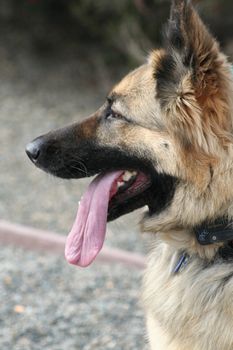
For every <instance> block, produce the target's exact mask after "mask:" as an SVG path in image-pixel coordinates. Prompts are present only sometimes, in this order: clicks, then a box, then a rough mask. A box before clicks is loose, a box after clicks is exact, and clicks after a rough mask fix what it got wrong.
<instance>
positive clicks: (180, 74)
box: [152, 0, 231, 153]
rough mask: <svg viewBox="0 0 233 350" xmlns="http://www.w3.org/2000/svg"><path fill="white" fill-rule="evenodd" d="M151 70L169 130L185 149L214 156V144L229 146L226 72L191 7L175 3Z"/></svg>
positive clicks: (180, 1)
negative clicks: (161, 51) (199, 149)
mask: <svg viewBox="0 0 233 350" xmlns="http://www.w3.org/2000/svg"><path fill="white" fill-rule="evenodd" d="M152 60H153V58H152ZM154 69H155V79H156V83H157V97H158V98H159V100H160V103H161V107H162V109H163V110H164V111H165V112H166V116H167V122H168V126H169V125H170V127H171V128H172V130H173V132H175V133H176V136H179V137H180V139H181V141H182V142H183V144H185V145H186V146H187V147H189V148H191V147H193V146H194V147H201V148H202V150H204V152H205V153H211V152H215V151H214V149H211V145H213V143H214V142H213V138H215V139H217V140H218V141H217V142H218V143H219V141H220V142H221V144H222V145H223V146H224V147H225V146H226V144H229V129H230V117H229V100H228V97H229V96H227V95H228V94H229V92H228V91H229V82H228V80H229V75H231V73H230V66H229V65H228V63H227V61H226V58H225V56H224V55H223V54H221V52H220V50H219V45H218V43H217V42H216V40H215V39H214V38H213V36H212V35H211V34H210V32H209V31H208V29H207V28H206V26H205V25H204V24H203V22H202V20H201V19H200V17H199V15H198V14H197V12H196V11H195V9H194V8H193V6H192V4H191V1H188V0H187V1H185V0H173V3H172V7H171V14H170V19H169V22H168V25H167V29H166V32H165V51H164V52H163V54H161V57H160V59H159V60H157V61H156V63H155V68H154ZM211 137H212V138H211ZM212 148H213V147H212Z"/></svg>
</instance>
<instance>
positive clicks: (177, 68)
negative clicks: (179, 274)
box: [27, 0, 233, 232]
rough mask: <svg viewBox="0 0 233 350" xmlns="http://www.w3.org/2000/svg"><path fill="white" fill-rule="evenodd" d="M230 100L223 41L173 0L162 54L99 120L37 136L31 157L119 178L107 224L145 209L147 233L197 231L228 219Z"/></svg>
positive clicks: (115, 92)
mask: <svg viewBox="0 0 233 350" xmlns="http://www.w3.org/2000/svg"><path fill="white" fill-rule="evenodd" d="M231 95H232V80H231V67H230V65H229V63H228V62H227V59H226V57H225V56H224V55H223V54H222V53H221V52H220V50H219V46H218V43H217V42H216V41H215V40H214V38H213V37H212V35H211V34H210V33H209V31H208V30H207V28H206V27H205V26H204V24H203V22H202V21H201V19H200V17H199V16H198V14H197V12H196V11H195V10H194V8H193V7H192V5H191V3H190V1H184V0H174V1H173V4H172V8H171V14H170V19H169V22H168V25H167V29H166V33H165V40H164V48H163V49H161V50H154V51H153V52H152V53H151V54H150V56H149V59H148V61H147V62H146V63H145V64H144V65H143V66H141V67H139V68H138V69H136V70H134V71H133V72H131V73H130V74H128V75H127V76H126V77H125V78H124V79H123V80H122V81H121V82H120V83H119V84H117V85H116V86H115V87H114V88H113V89H112V91H111V92H110V93H109V95H108V98H107V100H106V102H105V103H104V105H103V106H102V107H101V108H100V109H99V110H98V111H97V112H96V113H95V114H93V115H92V116H91V117H89V118H88V119H86V120H84V121H83V122H82V123H77V124H73V125H70V126H68V127H66V128H63V129H60V130H56V131H52V132H50V133H48V134H46V135H43V136H40V137H39V138H37V139H36V140H34V141H33V142H32V143H30V144H29V145H28V146H27V153H28V155H29V157H30V158H31V160H32V161H33V162H34V163H35V165H36V166H38V167H40V168H42V169H43V170H45V171H47V172H50V173H52V174H54V175H56V176H59V177H63V178H81V177H85V176H91V175H94V174H99V173H104V174H107V175H102V177H101V176H100V177H99V178H98V180H97V182H98V181H99V182H100V183H101V184H102V183H103V182H104V180H103V178H104V176H108V174H109V173H110V172H111V174H115V175H113V177H112V178H111V180H108V181H110V182H111V184H110V185H108V186H107V185H106V184H105V187H104V186H103V188H104V189H106V188H107V189H108V191H109V195H108V198H107V201H108V202H109V203H108V214H107V215H108V219H109V220H112V219H115V218H117V217H119V216H121V215H123V214H125V213H128V212H130V211H132V210H134V209H136V208H139V207H142V206H145V205H147V206H148V208H149V211H148V213H147V214H146V215H145V216H144V218H143V220H142V226H143V229H144V230H146V231H152V232H157V231H159V230H164V231H168V230H169V229H171V228H177V227H194V226H195V225H198V224H199V223H201V222H202V221H204V220H206V219H212V218H214V217H216V215H219V214H221V213H225V212H226V211H227V210H228V209H229V205H230V203H231V201H232V198H233V186H232V180H231V175H232V174H231V171H232V169H231V168H232V160H233V159H232V115H231V108H232V101H231V100H232V97H231ZM125 171H126V172H125ZM106 181H107V180H106ZM95 186H97V185H96V184H95ZM106 186H107V187H106ZM98 199H99V200H101V198H98ZM99 205H100V204H99Z"/></svg>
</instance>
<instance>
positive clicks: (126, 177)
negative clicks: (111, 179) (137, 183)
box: [122, 170, 137, 182]
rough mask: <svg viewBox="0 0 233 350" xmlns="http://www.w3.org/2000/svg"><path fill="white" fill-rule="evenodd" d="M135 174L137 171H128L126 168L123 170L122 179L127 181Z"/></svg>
mask: <svg viewBox="0 0 233 350" xmlns="http://www.w3.org/2000/svg"><path fill="white" fill-rule="evenodd" d="M135 175H137V172H136V171H128V170H126V171H125V172H124V175H123V177H122V178H123V180H124V181H126V182H127V181H129V180H130V179H131V177H133V176H135Z"/></svg>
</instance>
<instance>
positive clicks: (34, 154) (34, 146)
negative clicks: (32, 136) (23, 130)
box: [26, 139, 41, 163]
mask: <svg viewBox="0 0 233 350" xmlns="http://www.w3.org/2000/svg"><path fill="white" fill-rule="evenodd" d="M40 145H41V142H40V141H39V139H36V140H34V141H32V142H30V143H29V144H28V145H27V146H26V153H27V155H28V157H29V158H30V159H31V161H32V162H33V163H35V162H36V161H37V160H38V158H39V156H40Z"/></svg>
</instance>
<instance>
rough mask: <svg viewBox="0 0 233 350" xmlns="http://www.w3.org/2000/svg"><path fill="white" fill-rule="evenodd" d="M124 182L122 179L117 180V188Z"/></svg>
mask: <svg viewBox="0 0 233 350" xmlns="http://www.w3.org/2000/svg"><path fill="white" fill-rule="evenodd" d="M124 184H125V183H124V182H123V181H117V188H120V187H122V186H123V185H124Z"/></svg>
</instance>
